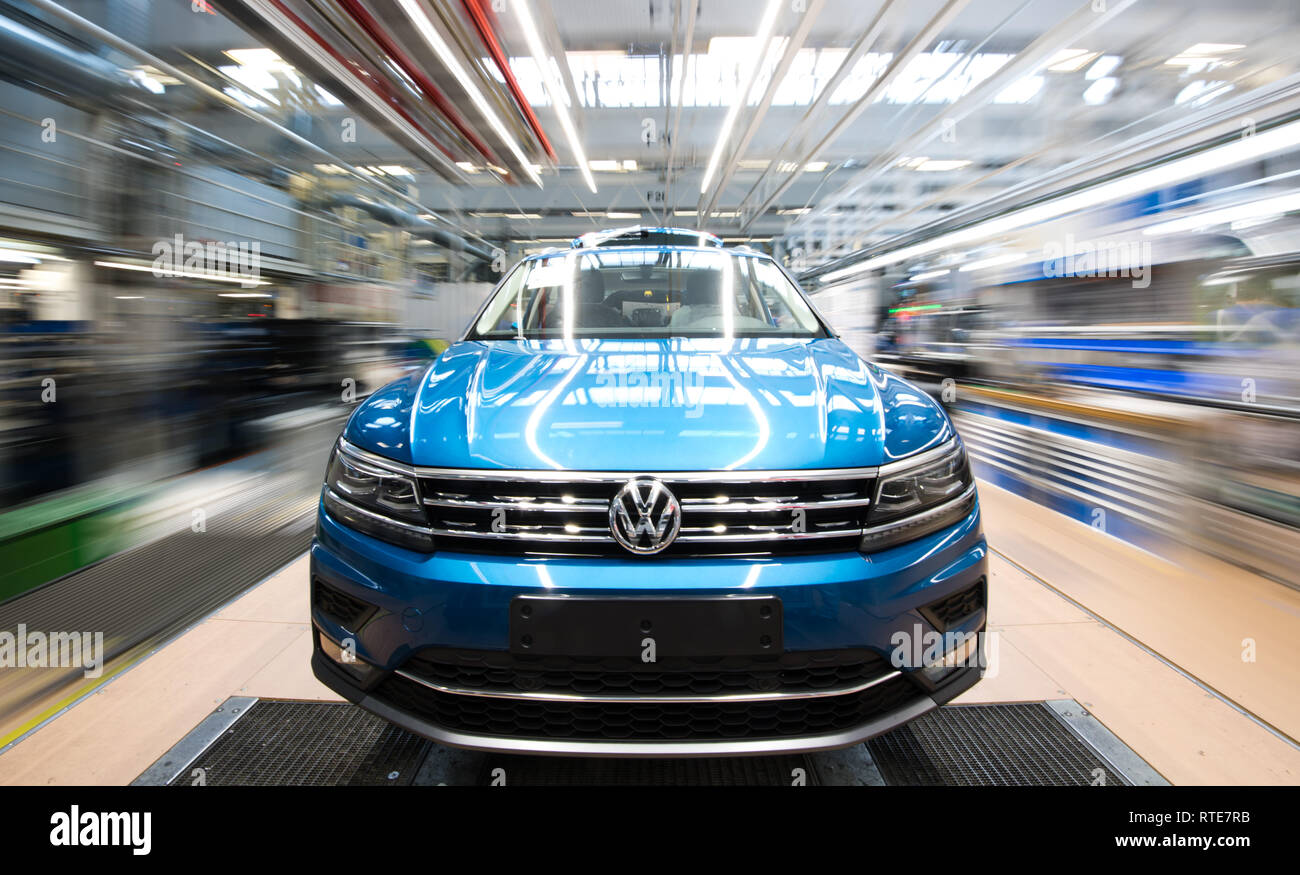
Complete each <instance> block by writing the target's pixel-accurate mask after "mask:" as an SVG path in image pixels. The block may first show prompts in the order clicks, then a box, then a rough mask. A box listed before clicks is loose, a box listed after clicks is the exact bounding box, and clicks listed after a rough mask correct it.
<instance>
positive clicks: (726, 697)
mask: <svg viewBox="0 0 1300 875" xmlns="http://www.w3.org/2000/svg"><path fill="white" fill-rule="evenodd" d="M394 673H395V674H399V675H401V676H402V677H404V678H406V679H407V680H409V681H414V682H415V683H417V684H420V685H421V686H425V687H428V688H429V689H431V690H437V691H438V692H440V693H451V694H454V695H457V696H482V697H484V698H488V699H528V700H535V701H542V702H633V703H636V702H645V703H658V702H688V703H690V702H694V703H700V702H771V701H778V700H782V699H824V698H827V697H830V696H847V695H850V694H852V693H860V692H862V691H863V690H869V689H871V688H872V687H874V686H876V685H878V684H883V683H885V682H886V681H891V680H893V679H894V678H896V677H900V676H901V675H902V672H901V671H898V670H897V669H895V670H894V671H891V672H889V673H888V674H883V675H881V676H880V677H877V678H873V679H872V680H869V681H865V682H864V683H860V684H854V685H853V686H850V687H836V688H835V689H832V690H800V691H798V692H780V691H776V692H771V693H721V694H715V695H694V696H656V695H648V696H637V695H627V696H618V695H615V696H584V695H582V694H581V693H538V692H528V691H526V690H512V691H507V690H475V689H470V688H467V687H450V686H447V685H445V684H438V683H434V682H433V681H430V680H427V679H425V678H422V677H420V676H419V675H414V674H411V673H409V672H406V671H403V670H402V669H400V668H399V669H397V671H396V672H394Z"/></svg>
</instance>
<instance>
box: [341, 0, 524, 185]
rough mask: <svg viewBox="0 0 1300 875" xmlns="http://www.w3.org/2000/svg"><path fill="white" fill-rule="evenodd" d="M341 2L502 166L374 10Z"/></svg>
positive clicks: (469, 137)
mask: <svg viewBox="0 0 1300 875" xmlns="http://www.w3.org/2000/svg"><path fill="white" fill-rule="evenodd" d="M338 2H339V5H340V6H342V7H343V8H344V10H346V11H347V13H348V14H349V15H351V16H352V20H353V21H355V22H356V23H357V24H359V25H361V29H362V30H364V31H365V32H366V34H367V35H369V37H370V38H371V39H373V40H374V41H375V42H377V43H379V46H380V48H382V49H383V50H384V51H385V52H387V53H388V56H389V57H390V58H392V59H393V63H395V64H397V66H399V67H401V68H402V72H404V73H406V75H407V76H410V77H411V80H412V81H413V82H415V83H416V84H417V85H419V86H420V90H421V91H423V92H424V93H425V94H427V95H429V99H430V100H432V101H433V104H434V105H435V106H436V107H438V111H439V112H441V113H442V114H443V115H445V116H446V117H447V120H448V121H450V122H451V123H452V125H454V126H455V128H456V130H458V131H460V132H461V133H462V134H463V135H464V136H465V139H467V140H469V141H470V143H471V144H473V146H474V148H475V149H477V150H478V151H479V153H480V154H481V155H482V156H483V157H484V158H486V159H487V160H488V161H489V162H490V163H492V164H501V160H500V159H499V158H498V157H497V156H496V155H495V154H493V152H492V150H491V149H490V148H488V145H487V144H486V143H484V142H483V141H482V140H481V139H479V137H478V135H477V134H475V133H474V130H473V128H471V127H469V125H467V124H466V123H465V120H464V119H462V118H461V117H460V115H459V114H458V113H457V112H456V108H455V107H454V106H453V105H452V104H451V101H449V100H448V99H447V97H446V95H444V94H443V93H442V92H441V91H439V90H438V86H436V85H434V84H433V82H432V81H430V80H429V77H428V76H426V75H425V74H424V71H423V70H421V69H420V68H419V67H418V66H416V64H415V62H414V61H412V60H411V59H410V58H409V57H407V55H406V53H405V52H403V51H402V49H401V47H399V46H398V45H397V42H396V41H395V40H394V39H393V38H392V37H390V36H389V35H388V33H387V32H386V31H385V30H384V29H383V27H381V26H380V24H379V22H378V21H377V20H376V19H375V17H374V16H373V15H371V14H370V10H368V9H366V8H365V7H364V6H362V5H361V4H360V3H359V2H357V0H338Z"/></svg>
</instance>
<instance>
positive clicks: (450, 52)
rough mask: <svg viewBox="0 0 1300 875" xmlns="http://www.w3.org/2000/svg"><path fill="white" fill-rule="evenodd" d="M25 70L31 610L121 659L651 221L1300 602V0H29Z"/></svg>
mask: <svg viewBox="0 0 1300 875" xmlns="http://www.w3.org/2000/svg"><path fill="white" fill-rule="evenodd" d="M629 33H631V34H635V35H636V36H637V38H636V40H635V41H632V42H629V41H628V38H627V37H628V34H629ZM0 77H3V78H2V79H0V117H2V118H3V123H2V124H0V472H2V474H0V626H3V627H5V628H9V627H11V626H13V625H14V624H15V623H17V622H24V623H27V624H28V625H29V626H31V627H33V628H36V627H40V626H42V625H45V626H48V627H50V628H64V629H68V628H83V627H84V628H90V629H106V630H108V636H109V639H110V641H109V649H110V654H111V655H112V656H113V657H114V660H115V662H114V664H115V665H119V666H121V665H126V664H129V662H130V660H131V659H132V658H134V657H135V656H138V655H140V654H143V653H146V652H147V651H148V649H149V648H150V647H151V646H153V645H154V644H155V643H157V642H158V641H160V640H162V639H163V638H165V637H166V636H167V635H170V634H172V633H174V632H175V631H176V630H178V629H180V628H183V627H184V626H185V625H187V624H189V623H192V622H194V621H195V620H196V619H198V618H199V617H201V616H203V615H204V614H205V613H206V612H207V611H210V610H212V609H213V608H215V607H216V606H217V605H219V604H221V603H222V602H223V601H225V600H226V599H228V598H229V597H230V596H231V595H232V594H234V593H236V592H239V591H241V590H242V589H243V588H246V587H247V586H249V585H251V584H253V583H255V582H256V581H257V580H259V579H261V578H263V577H265V576H266V575H267V574H269V573H270V572H271V571H273V570H274V569H275V568H277V567H279V566H280V565H282V564H283V563H285V562H287V561H288V560H289V559H290V558H292V557H293V556H295V555H297V554H298V553H300V552H301V551H302V550H303V549H304V548H305V546H306V544H307V542H308V540H309V538H310V530H311V525H312V523H313V520H314V512H315V497H316V492H317V489H318V486H319V479H320V475H321V473H322V466H323V464H324V459H325V452H326V450H327V448H328V446H329V443H330V441H331V440H332V439H333V437H334V436H335V435H336V434H337V433H338V431H339V429H340V427H341V425H342V422H343V419H344V417H346V415H347V414H348V412H349V411H350V410H351V409H352V408H353V407H354V406H355V405H356V403H358V402H359V401H360V400H362V399H363V398H364V397H365V396H366V394H367V393H369V392H370V391H373V390H374V389H375V388H377V387H378V386H380V385H382V384H383V383H385V382H387V381H388V380H390V379H392V378H394V377H396V376H398V375H400V374H401V373H403V372H404V371H405V370H407V369H410V368H416V367H423V366H425V365H426V364H427V363H428V361H429V360H430V359H431V358H432V357H433V356H435V355H436V354H437V353H438V352H439V351H440V350H441V349H442V348H443V347H444V346H445V343H446V341H449V340H454V339H455V338H456V337H458V336H459V335H460V333H461V331H462V330H463V328H464V326H465V324H466V323H467V321H468V319H469V318H470V316H471V315H472V314H473V313H474V312H475V310H476V309H477V307H478V306H479V305H480V303H481V302H482V300H483V299H484V297H485V296H486V295H487V293H488V291H489V290H490V289H491V287H492V284H493V283H494V282H495V281H496V279H497V278H499V277H500V275H501V273H502V271H503V270H506V269H508V268H509V267H510V266H511V265H513V263H514V262H515V261H516V260H517V259H518V258H519V257H520V256H521V255H523V254H525V253H528V252H533V251H538V250H541V249H545V248H547V247H552V246H567V245H568V242H569V240H570V239H571V238H573V237H574V236H576V235H578V234H582V233H585V232H588V231H593V230H597V229H601V228H607V227H616V226H623V225H635V224H644V225H674V226H683V227H691V228H702V229H705V230H709V231H713V232H715V233H717V234H719V235H720V236H722V237H723V238H724V239H725V240H726V241H727V243H728V244H734V245H748V246H752V247H754V248H757V249H761V250H765V251H769V252H771V253H772V254H773V255H775V256H776V257H777V258H778V259H780V260H781V262H782V263H783V264H785V265H786V266H787V268H788V269H789V270H790V272H791V273H792V274H794V275H796V276H797V277H798V278H799V279H800V280H801V281H802V283H803V285H804V287H805V288H806V289H807V291H809V292H810V293H811V295H812V300H813V301H814V303H815V304H816V305H817V306H818V307H819V309H821V310H822V312H823V313H824V314H825V315H826V316H827V317H828V318H829V319H830V321H831V322H832V323H833V324H834V325H836V327H837V328H838V329H839V330H840V331H841V332H842V333H843V335H844V337H845V338H846V339H847V340H849V341H850V342H851V343H853V344H854V345H855V346H856V347H857V348H858V349H859V350H860V351H861V352H862V354H863V355H865V356H867V357H870V358H871V359H873V360H874V361H876V362H878V363H880V364H881V365H883V366H885V367H889V368H893V369H895V370H897V371H899V372H900V373H902V374H904V375H907V376H911V377H914V378H915V379H916V380H917V381H918V382H919V383H921V384H922V385H923V386H925V387H926V388H927V389H928V390H930V391H932V392H933V393H934V394H935V395H936V396H938V397H940V398H942V400H943V401H944V402H945V403H946V404H948V405H949V407H950V409H951V410H952V411H953V412H954V416H955V418H956V420H957V423H958V426H959V429H960V430H961V432H962V434H963V435H964V437H965V438H966V440H967V443H968V445H969V446H970V447H971V449H972V450H973V453H974V458H975V459H976V462H977V466H978V471H979V474H980V475H981V476H982V477H984V478H985V479H986V480H988V481H991V482H993V483H995V484H997V485H999V486H1003V487H1005V488H1007V489H1010V490H1012V491H1015V492H1017V493H1019V494H1020V495H1024V496H1028V497H1030V498H1032V499H1033V500H1034V501H1036V502H1038V503H1039V504H1041V505H1043V506H1044V507H1045V508H1047V509H1049V510H1050V511H1052V512H1055V513H1061V514H1066V515H1069V516H1071V517H1074V518H1075V519H1077V520H1079V521H1081V522H1083V523H1086V524H1088V525H1091V526H1094V527H1096V528H1099V529H1101V530H1103V531H1105V532H1107V533H1108V534H1111V535H1113V536H1115V537H1118V538H1122V539H1124V540H1126V541H1130V542H1132V543H1136V544H1138V545H1140V546H1142V547H1144V548H1146V549H1148V550H1151V551H1152V552H1155V553H1157V554H1160V555H1164V556H1169V557H1173V558H1175V559H1177V560H1178V561H1188V562H1195V561H1196V557H1197V556H1201V555H1205V556H1216V557H1219V558H1223V559H1227V560H1229V561H1230V562H1233V563H1235V564H1238V565H1240V566H1243V567H1245V568H1248V569H1251V570H1253V571H1254V572H1257V573H1260V574H1263V575H1266V576H1268V577H1271V578H1273V579H1275V580H1278V581H1281V582H1283V583H1286V584H1288V585H1291V586H1300V571H1298V570H1297V566H1296V557H1297V556H1300V531H1298V529H1300V429H1298V428H1297V418H1298V417H1300V310H1298V309H1297V307H1298V306H1300V221H1298V220H1297V217H1300V87H1298V86H1300V7H1298V6H1296V4H1294V3H1293V2H1290V0H1236V2H1232V3H1226V2H1211V0H1091V2H1081V0H950V2H942V0H923V2H902V0H884V2H881V0H870V2H862V0H795V2H791V0H766V2H758V0H753V2H741V0H736V2H728V0H599V2H596V0H509V2H506V0H392V2H382V3H363V2H356V0H194V2H191V0H61V2H58V3H56V2H51V0H0ZM742 94H743V95H747V96H748V99H747V101H746V102H745V103H744V104H743V105H741V104H739V103H738V101H737V99H736V98H737V95H742ZM199 533H202V534H204V535H205V537H204V538H203V539H195V538H193V537H192V536H193V535H195V534H199ZM200 545H201V546H200ZM123 551H131V552H130V553H124V552H123ZM107 557H118V559H119V560H120V559H122V558H123V557H126V558H127V559H129V560H130V563H131V564H129V565H127V566H123V565H122V564H121V563H120V562H118V564H117V565H115V566H114V569H115V570H113V571H112V572H111V573H110V572H108V571H104V572H103V573H101V574H99V575H98V576H96V568H98V567H99V566H94V564H95V563H97V562H100V561H101V560H104V559H106V558H107ZM1080 561H1084V557H1081V560H1080ZM92 566H94V567H92ZM124 567H125V568H129V569H130V570H129V572H124V571H123V570H122V569H123V568H124ZM83 569H89V570H88V571H86V570H83ZM74 572H81V573H79V574H76V575H75V577H69V575H73V574H74ZM52 581H59V584H58V585H56V586H48V584H50V582H52ZM23 678H24V679H23V680H22V682H21V688H20V689H15V688H14V684H10V688H9V689H8V690H7V691H6V692H5V693H4V695H5V706H4V710H5V715H6V721H7V722H6V723H5V724H4V725H3V726H0V730H2V729H5V728H6V727H7V728H10V729H13V728H14V727H18V728H21V727H22V725H23V717H24V714H28V713H29V712H30V709H31V708H34V707H35V704H34V703H36V702H38V701H40V700H41V699H42V697H45V696H48V695H49V694H50V692H51V690H53V689H55V688H57V687H58V686H59V684H62V683H65V682H66V681H67V678H63V677H58V676H56V673H53V672H50V673H45V674H41V675H30V676H28V675H24V676H23ZM14 731H15V732H16V731H17V730H16V729H15V730H14ZM13 735H14V733H13V732H10V734H9V735H7V736H3V737H0V742H2V741H4V740H5V739H8V738H12V737H13Z"/></svg>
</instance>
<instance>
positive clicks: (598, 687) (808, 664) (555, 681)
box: [402, 649, 892, 696]
mask: <svg viewBox="0 0 1300 875" xmlns="http://www.w3.org/2000/svg"><path fill="white" fill-rule="evenodd" d="M402 670H403V671H405V672H407V673H409V674H412V675H415V676H417V677H420V678H423V679H425V680H428V681H430V682H432V683H436V684H439V685H441V686H445V687H453V688H458V689H468V690H482V691H499V692H506V693H513V692H521V691H522V692H547V693H568V694H577V695H585V696H601V695H605V696H609V695H655V694H671V695H691V694H695V695H702V696H707V695H718V694H727V693H749V692H777V691H779V692H808V691H817V690H828V689H836V688H842V687H850V686H853V685H854V684H860V683H863V682H865V681H870V680H874V679H875V678H878V677H880V676H882V675H885V674H888V673H889V672H890V671H891V670H892V667H891V666H890V665H889V662H888V660H887V659H886V658H885V657H883V656H881V655H880V654H879V653H876V652H875V651H874V650H865V649H848V650H823V651H792V652H789V653H783V654H781V655H780V656H772V657H769V658H766V659H750V658H733V659H710V660H685V659H682V660H676V661H661V662H657V663H654V664H652V665H647V664H645V663H642V662H640V661H639V660H634V659H626V658H618V659H608V658H606V659H588V660H581V659H572V658H569V657H551V656H548V657H527V656H517V655H514V654H511V653H509V652H507V651H499V650H446V649H431V650H422V651H420V652H419V653H418V654H417V655H416V656H414V657H412V658H411V659H410V660H408V661H407V662H406V664H404V665H403V666H402Z"/></svg>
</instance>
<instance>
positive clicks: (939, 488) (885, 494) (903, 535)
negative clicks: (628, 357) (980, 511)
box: [859, 438, 975, 553]
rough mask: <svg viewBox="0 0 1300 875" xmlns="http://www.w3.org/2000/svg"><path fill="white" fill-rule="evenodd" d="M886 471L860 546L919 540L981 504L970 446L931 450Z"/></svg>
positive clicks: (878, 546)
mask: <svg viewBox="0 0 1300 875" xmlns="http://www.w3.org/2000/svg"><path fill="white" fill-rule="evenodd" d="M899 465H900V467H895V466H894V465H890V466H888V467H887V468H885V469H883V470H882V473H881V477H880V479H879V480H878V481H877V482H876V495H875V499H876V500H875V502H874V503H873V504H872V506H871V509H870V510H869V511H868V512H867V527H866V529H864V530H863V533H862V543H861V545H860V547H859V549H860V550H861V551H862V552H863V553H874V552H876V551H878V550H884V549H886V548H888V547H895V546H897V545H899V544H903V543H906V542H907V541H912V540H915V539H916V538H920V537H922V536H924V535H928V534H930V533H932V532H937V531H939V530H940V529H944V528H947V527H948V526H951V525H952V524H953V523H957V522H960V521H961V520H963V519H965V518H966V517H967V516H968V515H969V514H970V512H971V510H972V509H974V507H975V479H974V478H973V477H972V476H971V472H970V462H968V461H967V459H966V448H965V447H964V446H962V443H961V439H960V438H954V440H953V444H952V447H951V449H949V450H948V451H947V452H942V453H939V454H938V456H937V457H936V456H933V455H931V454H929V453H926V454H924V457H923V458H921V459H920V460H918V461H917V462H915V463H912V464H906V465H905V464H903V463H899Z"/></svg>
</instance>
